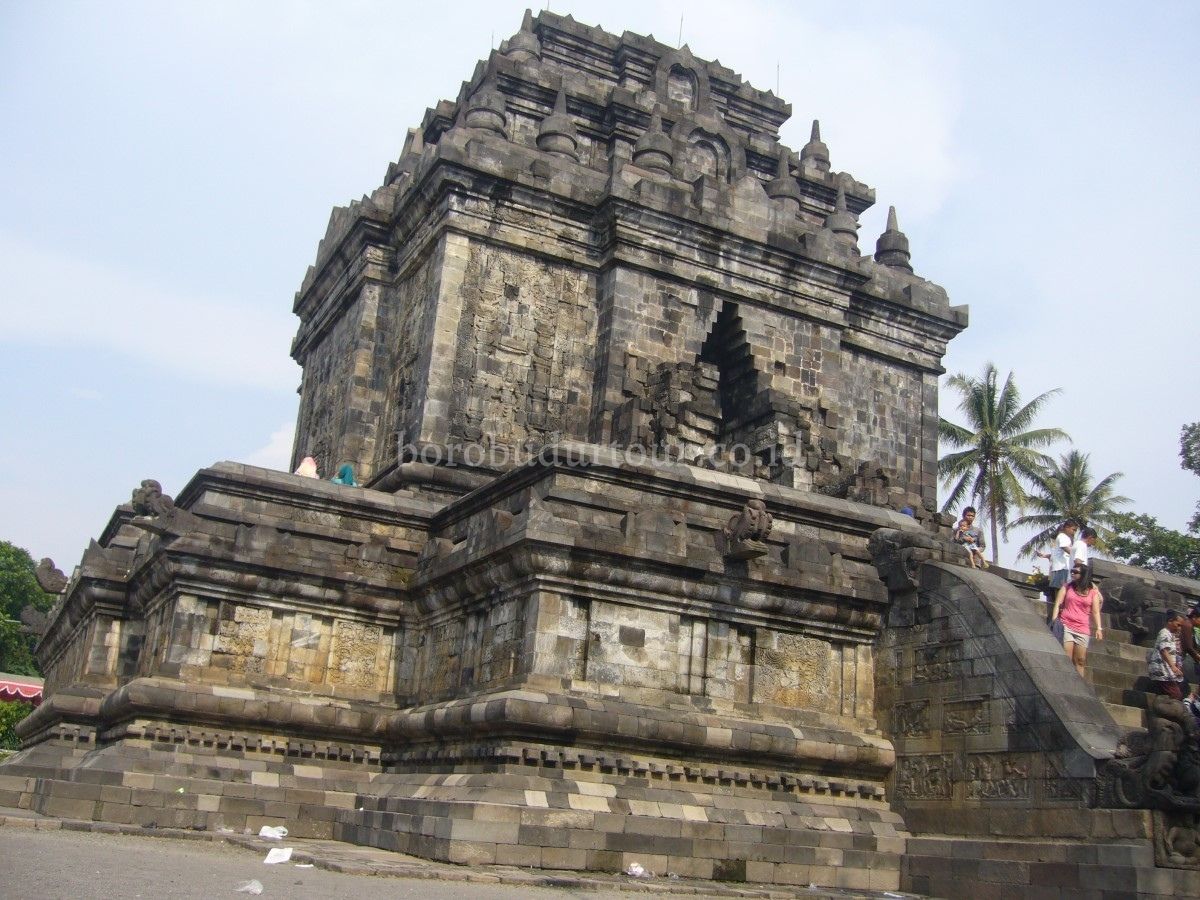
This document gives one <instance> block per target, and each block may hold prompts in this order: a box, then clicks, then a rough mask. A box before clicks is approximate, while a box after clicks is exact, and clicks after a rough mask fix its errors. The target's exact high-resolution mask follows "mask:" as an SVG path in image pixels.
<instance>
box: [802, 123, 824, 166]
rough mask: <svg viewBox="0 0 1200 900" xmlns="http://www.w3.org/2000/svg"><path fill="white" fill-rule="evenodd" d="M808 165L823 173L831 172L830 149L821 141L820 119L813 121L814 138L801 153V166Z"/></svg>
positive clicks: (811, 138) (812, 137)
mask: <svg viewBox="0 0 1200 900" xmlns="http://www.w3.org/2000/svg"><path fill="white" fill-rule="evenodd" d="M806 163H807V164H808V165H810V166H812V167H813V168H815V169H819V170H820V171H822V172H828V171H829V148H828V147H826V146H825V144H824V142H823V141H822V140H821V120H820V119H813V123H812V136H811V137H810V138H809V139H808V143H807V144H805V145H804V148H803V149H802V150H801V151H800V164H801V165H804V164H806Z"/></svg>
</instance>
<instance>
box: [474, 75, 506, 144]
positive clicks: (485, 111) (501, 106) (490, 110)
mask: <svg viewBox="0 0 1200 900" xmlns="http://www.w3.org/2000/svg"><path fill="white" fill-rule="evenodd" d="M506 110H507V104H506V103H505V102H504V95H503V94H501V93H500V92H499V91H498V90H496V88H495V87H493V86H492V85H490V84H488V85H484V86H482V87H480V88H479V90H477V91H476V92H475V93H474V94H472V95H471V99H470V100H468V101H467V112H466V115H464V116H463V124H465V125H466V126H467V127H468V128H479V129H482V130H483V131H490V132H492V133H493V134H496V135H499V136H500V137H502V138H505V139H507V138H508V122H507V119H506V118H505V112H506Z"/></svg>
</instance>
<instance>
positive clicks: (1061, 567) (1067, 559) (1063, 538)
mask: <svg viewBox="0 0 1200 900" xmlns="http://www.w3.org/2000/svg"><path fill="white" fill-rule="evenodd" d="M1078 530H1079V526H1078V525H1076V524H1075V523H1074V522H1063V526H1062V528H1060V529H1058V534H1057V535H1055V537H1054V549H1053V550H1051V551H1050V552H1049V553H1039V554H1038V556H1040V557H1041V558H1042V559H1048V560H1050V591H1049V595H1050V596H1051V597H1053V596H1055V595H1056V594H1057V593H1058V589H1059V588H1060V587H1062V586H1063V585H1064V584H1066V583H1067V580H1068V579H1069V578H1070V577H1071V551H1072V548H1073V546H1074V542H1075V532H1076V531H1078Z"/></svg>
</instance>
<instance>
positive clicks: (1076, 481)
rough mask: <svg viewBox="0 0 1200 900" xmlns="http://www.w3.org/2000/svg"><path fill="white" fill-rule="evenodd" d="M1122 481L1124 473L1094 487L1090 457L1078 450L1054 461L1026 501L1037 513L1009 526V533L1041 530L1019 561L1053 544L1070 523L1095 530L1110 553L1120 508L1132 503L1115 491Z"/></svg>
mask: <svg viewBox="0 0 1200 900" xmlns="http://www.w3.org/2000/svg"><path fill="white" fill-rule="evenodd" d="M1121 477H1123V476H1122V473H1121V472H1112V473H1110V474H1108V475H1105V476H1104V477H1103V478H1101V479H1100V480H1099V481H1098V482H1095V483H1094V484H1093V483H1092V471H1091V466H1090V465H1089V456H1088V454H1086V453H1081V452H1080V451H1078V450H1069V451H1068V452H1066V453H1064V454H1063V455H1062V457H1060V459H1059V461H1058V462H1054V461H1053V460H1051V461H1050V463H1049V465H1048V466H1047V468H1046V470H1045V471H1044V472H1042V473H1041V474H1036V475H1034V477H1033V479H1032V480H1033V484H1034V489H1033V491H1032V492H1031V493H1029V494H1028V495H1027V497H1026V507H1027V508H1028V509H1031V510H1033V512H1030V513H1027V514H1025V515H1023V516H1021V517H1020V518H1019V519H1015V520H1014V521H1013V522H1011V523H1010V524H1009V526H1008V528H1009V530H1012V529H1016V528H1036V529H1037V533H1036V534H1034V535H1033V536H1032V537H1031V538H1029V540H1027V541H1026V542H1025V543H1024V544H1022V545H1021V549H1020V550H1019V551H1018V553H1017V555H1018V557H1022V556H1033V554H1034V553H1036V552H1037V551H1038V550H1039V549H1040V548H1041V547H1043V546H1045V545H1046V544H1048V543H1050V542H1051V541H1053V540H1054V535H1055V533H1056V532H1057V530H1058V528H1059V526H1060V525H1061V524H1062V523H1063V522H1064V521H1066V520H1067V519H1074V520H1075V521H1077V522H1080V523H1081V524H1084V525H1087V526H1089V527H1091V528H1095V529H1096V536H1097V538H1098V539H1099V540H1098V542H1097V543H1098V547H1099V549H1102V550H1103V549H1106V548H1107V546H1108V544H1109V542H1110V541H1111V540H1112V538H1113V531H1112V522H1113V518H1114V517H1115V516H1116V515H1117V514H1118V512H1119V510H1117V509H1116V507H1118V506H1124V505H1125V504H1127V503H1129V502H1130V500H1129V498H1128V497H1124V496H1122V495H1120V494H1117V493H1116V492H1115V491H1114V486H1115V485H1116V482H1117V481H1118V480H1119V479H1120V478H1121ZM1005 537H1007V533H1006V534H1005Z"/></svg>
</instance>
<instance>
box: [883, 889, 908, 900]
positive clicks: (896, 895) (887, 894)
mask: <svg viewBox="0 0 1200 900" xmlns="http://www.w3.org/2000/svg"><path fill="white" fill-rule="evenodd" d="M883 896H885V897H899V898H900V900H904V895H903V894H893V893H892V892H891V891H884V892H883Z"/></svg>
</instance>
